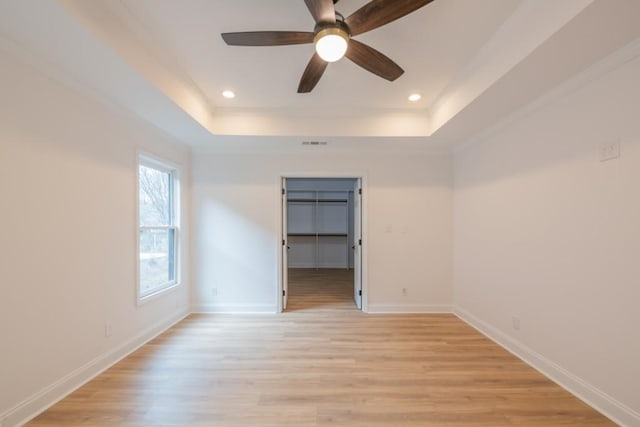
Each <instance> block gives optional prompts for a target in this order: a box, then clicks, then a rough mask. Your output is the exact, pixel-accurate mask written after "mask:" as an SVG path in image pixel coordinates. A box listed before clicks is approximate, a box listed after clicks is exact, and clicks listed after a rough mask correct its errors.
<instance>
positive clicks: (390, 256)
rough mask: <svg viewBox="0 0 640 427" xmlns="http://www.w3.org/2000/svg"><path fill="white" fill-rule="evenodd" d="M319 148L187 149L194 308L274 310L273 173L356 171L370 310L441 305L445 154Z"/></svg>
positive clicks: (276, 186)
mask: <svg viewBox="0 0 640 427" xmlns="http://www.w3.org/2000/svg"><path fill="white" fill-rule="evenodd" d="M322 151H323V152H321V151H320V150H310V152H309V153H308V154H304V153H302V154H293V153H292V154H283V153H272V154H235V155H234V154H218V153H207V152H195V153H194V156H193V200H194V207H193V214H194V221H193V227H194V229H195V230H198V232H197V234H196V235H195V236H194V250H193V253H194V260H193V274H194V291H193V307H194V310H195V311H271V312H273V311H276V309H277V300H276V290H277V286H278V269H277V268H278V262H279V255H278V254H279V250H280V245H279V243H280V176H281V175H282V174H288V173H305V174H309V175H310V176H313V175H314V173H317V176H326V174H327V173H335V174H336V176H339V175H342V176H345V174H346V175H350V174H358V173H362V174H365V175H366V187H365V189H364V191H365V193H364V198H365V216H366V221H367V222H366V229H365V239H366V242H365V244H366V247H365V250H366V253H365V257H366V260H367V264H366V266H368V267H365V268H367V271H366V277H367V283H368V289H365V291H367V290H368V292H366V294H365V298H368V303H369V309H370V310H372V311H383V310H384V311H392V310H407V311H426V310H442V309H448V308H449V307H450V304H451V296H452V293H451V257H452V254H451V233H452V230H451V161H450V157H449V155H442V154H437V155H436V154H433V155H427V154H420V153H407V154H384V153H382V154H372V153H370V154H367V153H365V152H360V153H355V154H350V153H346V152H345V153H340V152H335V151H333V152H332V151H330V150H329V149H327V150H322ZM402 288H406V289H407V292H408V295H407V296H406V297H404V296H402V291H401V290H402ZM212 289H215V294H216V295H214V292H212Z"/></svg>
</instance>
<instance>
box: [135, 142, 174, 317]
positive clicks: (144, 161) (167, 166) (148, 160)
mask: <svg viewBox="0 0 640 427" xmlns="http://www.w3.org/2000/svg"><path fill="white" fill-rule="evenodd" d="M137 157H138V161H137V163H136V301H137V303H138V305H141V304H144V303H145V302H148V301H150V300H152V299H154V298H156V297H158V296H160V295H162V294H165V293H167V292H169V291H171V290H173V289H175V288H176V287H178V286H179V285H180V283H181V268H180V265H181V262H180V246H181V245H180V224H181V222H180V168H179V166H178V165H176V164H173V163H171V162H168V161H166V160H163V159H160V158H158V157H155V156H152V155H150V154H147V153H140V152H139V153H138V156H137ZM140 166H146V167H149V168H153V169H156V170H159V171H161V172H164V173H168V174H169V176H170V178H171V182H170V184H169V188H170V194H169V197H170V199H169V204H170V216H171V224H170V225H166V226H143V225H140ZM167 229H171V230H173V236H174V238H173V245H174V248H173V258H174V259H173V266H174V279H173V280H171V281H168V282H166V283H164V284H163V285H162V286H160V287H158V288H156V289H154V290H153V291H152V292H149V293H145V294H142V292H141V283H140V232H141V231H142V230H167Z"/></svg>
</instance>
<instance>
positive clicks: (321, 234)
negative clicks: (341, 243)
mask: <svg viewBox="0 0 640 427" xmlns="http://www.w3.org/2000/svg"><path fill="white" fill-rule="evenodd" d="M287 235H288V236H309V237H315V236H319V237H323V236H330V237H347V236H348V234H347V233H288V234H287Z"/></svg>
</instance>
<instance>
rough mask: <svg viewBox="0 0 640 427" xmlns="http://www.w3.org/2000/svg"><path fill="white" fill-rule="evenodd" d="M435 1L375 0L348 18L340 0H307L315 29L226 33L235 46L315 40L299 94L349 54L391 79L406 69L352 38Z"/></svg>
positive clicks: (351, 58) (312, 85)
mask: <svg viewBox="0 0 640 427" xmlns="http://www.w3.org/2000/svg"><path fill="white" fill-rule="evenodd" d="M432 1H433V0H372V1H370V2H369V3H367V4H365V5H364V6H362V7H361V8H360V9H358V10H357V11H355V12H354V13H353V14H351V15H350V16H348V17H347V18H344V17H343V16H342V15H341V14H340V13H339V12H336V10H335V6H334V4H335V3H337V2H338V0H305V1H304V2H305V4H306V5H307V8H308V9H309V12H311V15H312V16H313V19H314V20H315V21H316V26H315V28H314V30H313V32H304V31H249V32H239V33H223V34H222V38H223V39H224V41H225V42H226V43H227V44H228V45H231V46H283V45H293V44H306V43H313V44H314V45H315V48H316V52H315V53H314V55H313V57H312V58H311V61H309V64H308V65H307V68H306V69H305V70H304V73H303V74H302V78H301V79H300V84H299V86H298V93H308V92H311V91H312V90H313V88H314V87H315V86H316V84H317V83H318V81H319V80H320V77H322V74H323V73H324V70H325V69H326V68H327V65H328V63H329V62H335V61H337V60H339V59H340V58H342V57H343V56H346V57H347V58H349V59H350V60H351V61H353V62H355V63H356V64H357V65H359V66H361V67H362V68H364V69H365V70H367V71H369V72H371V73H373V74H376V75H378V76H380V77H382V78H384V79H387V80H389V81H394V80H395V79H397V78H398V77H400V76H401V75H402V74H403V73H404V70H403V69H402V68H400V66H399V65H398V64H396V63H395V62H393V61H392V60H391V59H389V58H388V57H386V56H385V55H383V54H382V53H380V52H378V51H377V50H375V49H374V48H372V47H370V46H367V45H366V44H364V43H361V42H359V41H357V40H354V39H353V38H352V37H353V36H357V35H359V34H362V33H366V32H367V31H371V30H373V29H375V28H378V27H381V26H383V25H386V24H388V23H390V22H392V21H395V20H396V19H398V18H401V17H403V16H405V15H408V14H409V13H411V12H413V11H415V10H417V9H419V8H421V7H423V6H426V5H427V4H429V3H431V2H432Z"/></svg>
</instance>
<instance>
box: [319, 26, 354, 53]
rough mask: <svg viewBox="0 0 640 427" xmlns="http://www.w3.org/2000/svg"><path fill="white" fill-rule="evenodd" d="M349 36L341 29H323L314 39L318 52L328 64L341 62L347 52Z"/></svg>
mask: <svg viewBox="0 0 640 427" xmlns="http://www.w3.org/2000/svg"><path fill="white" fill-rule="evenodd" d="M348 41H349V35H348V34H347V32H346V31H345V30H343V29H342V28H339V27H329V28H323V29H322V30H320V31H318V33H317V34H316V35H315V37H314V39H313V43H314V44H315V47H316V52H317V53H318V55H320V58H322V59H323V60H325V61H327V62H336V61H338V60H340V59H341V58H342V57H343V56H344V54H345V53H346V52H347V46H348Z"/></svg>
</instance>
